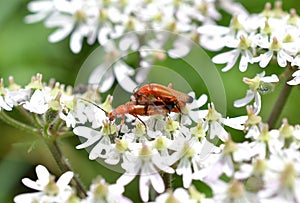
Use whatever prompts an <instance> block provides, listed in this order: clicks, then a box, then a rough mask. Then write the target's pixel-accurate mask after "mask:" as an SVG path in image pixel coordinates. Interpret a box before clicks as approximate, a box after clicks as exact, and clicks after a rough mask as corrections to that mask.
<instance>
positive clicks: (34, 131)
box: [0, 110, 39, 135]
mask: <svg viewBox="0 0 300 203" xmlns="http://www.w3.org/2000/svg"><path fill="white" fill-rule="evenodd" d="M0 118H1V119H2V120H3V121H4V122H5V123H7V124H8V125H11V126H13V127H15V128H18V129H20V130H23V131H25V132H28V133H31V134H35V135H37V134H39V129H37V128H34V127H32V126H29V125H26V124H24V123H21V122H20V121H17V120H15V119H14V118H12V117H10V116H8V115H7V114H6V113H5V112H4V111H3V110H2V111H0Z"/></svg>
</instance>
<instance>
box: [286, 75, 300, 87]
mask: <svg viewBox="0 0 300 203" xmlns="http://www.w3.org/2000/svg"><path fill="white" fill-rule="evenodd" d="M287 84H288V85H298V84H300V77H299V76H297V77H294V78H293V79H292V80H290V81H288V82H287Z"/></svg>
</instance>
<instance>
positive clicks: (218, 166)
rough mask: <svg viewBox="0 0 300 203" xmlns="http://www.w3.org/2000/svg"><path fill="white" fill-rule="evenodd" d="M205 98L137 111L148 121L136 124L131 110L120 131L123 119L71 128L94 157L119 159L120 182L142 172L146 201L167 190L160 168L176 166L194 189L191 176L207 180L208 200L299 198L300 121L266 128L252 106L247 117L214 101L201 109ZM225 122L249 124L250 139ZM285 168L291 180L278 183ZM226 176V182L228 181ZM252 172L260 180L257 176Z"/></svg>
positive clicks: (113, 161)
mask: <svg viewBox="0 0 300 203" xmlns="http://www.w3.org/2000/svg"><path fill="white" fill-rule="evenodd" d="M205 101H206V98H205V99H203V96H202V97H200V98H199V99H198V100H194V102H193V103H192V104H187V105H186V109H185V110H184V113H183V114H182V115H178V114H176V113H170V114H169V115H168V116H163V115H154V116H145V117H142V116H140V117H139V119H141V120H142V121H143V122H144V123H145V124H146V126H144V125H143V124H141V123H140V121H137V122H136V123H135V124H134V125H133V128H132V129H130V123H131V124H132V119H134V117H132V116H131V115H128V116H129V118H128V119H129V120H130V122H129V124H126V123H123V125H122V128H121V129H120V132H118V129H119V128H120V127H121V126H120V125H119V126H116V125H115V124H111V123H110V122H108V121H103V125H102V127H100V128H98V129H94V128H91V127H87V126H82V125H79V126H77V127H75V128H74V133H75V134H77V135H78V136H80V137H84V143H83V144H80V145H79V146H77V148H78V149H81V148H87V147H89V148H90V149H91V151H90V156H89V158H90V159H92V160H94V159H97V158H100V159H101V160H104V162H105V163H107V164H109V165H112V166H113V165H116V166H117V165H118V164H119V165H120V166H121V167H122V168H123V169H124V170H125V172H124V173H123V175H122V176H121V177H120V178H119V179H118V180H117V182H116V183H117V184H118V185H121V186H126V185H127V184H129V183H130V182H131V181H132V180H133V179H134V178H135V177H136V176H137V175H140V178H139V190H140V196H141V199H142V200H143V201H145V202H147V201H148V200H149V190H150V187H152V188H153V189H154V190H155V191H156V192H157V193H163V192H164V191H165V187H166V186H165V183H164V180H163V176H162V175H161V174H175V173H176V174H177V175H179V176H181V177H182V181H183V186H184V188H190V187H191V186H192V181H193V180H194V181H197V180H200V181H202V182H204V183H206V184H207V185H209V186H210V187H211V188H212V190H213V197H212V198H208V199H206V200H205V201H207V202H210V201H212V202H239V201H242V202H244V201H245V202H248V201H250V202H260V201H261V202H264V201H265V202H267V201H270V200H274V201H275V200H279V199H284V200H285V201H286V202H289V200H291V199H297V200H298V201H299V196H298V193H297V192H296V190H297V184H298V182H299V181H300V173H299V172H300V171H299V170H298V169H299V168H298V165H299V164H300V159H299V155H300V154H299V149H300V145H299V141H300V139H299V132H300V131H299V127H298V126H296V127H293V126H290V125H288V124H287V121H284V124H283V125H282V127H281V128H280V129H279V130H271V131H269V130H268V127H267V124H264V123H262V119H261V118H260V117H259V116H257V115H255V113H256V112H255V111H254V109H253V107H251V106H248V107H247V110H248V116H242V117H237V118H231V119H230V118H227V119H225V118H222V116H221V115H220V114H219V113H218V112H217V111H216V110H215V108H214V106H213V105H212V104H209V105H208V107H209V108H208V110H199V107H200V106H202V105H203V104H204V103H205ZM106 105H107V103H106V104H105V105H101V106H102V107H104V106H106ZM99 111H101V110H99ZM121 115H122V114H120V116H121ZM126 116H127V115H126ZM108 119H109V118H107V120H108ZM191 121H192V122H191ZM195 121H196V122H195ZM221 124H225V125H227V126H229V127H234V128H235V129H239V130H244V131H245V137H246V138H247V139H248V140H247V141H245V142H242V143H238V142H234V141H233V140H232V139H231V138H230V136H229V133H228V132H227V131H226V130H225V129H224V127H222V125H221ZM287 130H288V132H287ZM286 133H287V134H286ZM216 136H218V138H219V139H220V140H221V141H222V144H221V145H219V144H217V143H216V142H215V141H216V140H215V137H216ZM290 153H292V154H293V155H290ZM290 156H291V157H290ZM273 159H274V160H273ZM290 159H292V161H290ZM276 160H277V161H278V160H280V161H281V162H284V163H288V164H289V165H287V167H291V169H289V170H293V174H289V173H290V171H287V172H286V171H285V170H288V169H285V168H284V167H285V165H282V168H281V169H278V168H277V170H276V171H273V170H274V167H272V164H273V163H274V161H276ZM258 162H263V163H264V164H265V165H264V168H256V167H259V166H256V164H257V163H258ZM281 162H278V163H281ZM269 163H270V165H269ZM271 163H272V164H271ZM290 165H291V166H290ZM116 168H117V167H116ZM116 170H117V169H116ZM256 170H258V171H256ZM258 173H259V174H258ZM284 173H288V175H291V177H290V178H289V181H290V182H288V183H285V182H284V183H283V182H281V181H282V176H285V175H287V174H284ZM272 175H275V177H273V178H272V181H275V182H276V187H273V186H272V184H270V181H271V180H270V176H272ZM223 177H227V178H228V179H229V181H224V180H223ZM253 179H254V180H256V181H258V182H255V183H252V182H251V181H253ZM248 184H254V186H255V187H259V188H255V189H256V191H255V192H253V191H251V190H249V191H248V190H247V188H246V187H248ZM256 184H259V186H258V185H256ZM285 184H288V185H285ZM250 186H251V187H254V186H253V185H250ZM282 189H284V190H285V191H288V195H286V196H284V195H283V192H281V190H282ZM167 194H168V193H166V194H165V196H163V195H162V196H163V197H164V198H167V197H168V195H171V196H172V193H169V194H168V195H167ZM190 195H191V194H190ZM163 197H162V198H163ZM185 197H186V196H182V197H175V193H174V196H172V198H175V199H178V200H179V201H180V200H182V199H181V198H183V199H184V198H185ZM188 197H189V196H188ZM193 201H196V200H192V202H193ZM203 201H204V200H203ZM157 202H160V200H158V201H157Z"/></svg>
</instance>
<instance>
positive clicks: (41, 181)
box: [14, 165, 73, 203]
mask: <svg viewBox="0 0 300 203" xmlns="http://www.w3.org/2000/svg"><path fill="white" fill-rule="evenodd" d="M36 174H37V177H38V179H37V180H36V181H32V180H30V179H29V178H23V179H22V182H23V184H24V185H26V186H27V187H29V188H32V189H35V190H38V191H39V192H34V193H27V194H20V195H17V196H15V198H14V202H16V203H23V202H35V201H38V202H65V201H66V199H67V197H70V196H71V195H72V194H73V191H72V189H71V187H70V186H69V183H70V181H71V179H72V178H73V172H71V171H68V172H65V173H64V174H62V175H61V176H60V178H59V179H58V180H57V181H56V182H55V180H54V176H52V175H51V174H50V173H49V172H48V170H47V169H46V168H45V167H44V166H42V165H38V166H37V167H36Z"/></svg>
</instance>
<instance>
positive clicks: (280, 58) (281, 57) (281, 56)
mask: <svg viewBox="0 0 300 203" xmlns="http://www.w3.org/2000/svg"><path fill="white" fill-rule="evenodd" d="M287 61H289V62H292V61H293V57H292V56H290V55H288V54H287V53H286V52H285V51H284V50H280V51H279V52H278V53H277V62H278V65H279V66H280V67H286V66H287Z"/></svg>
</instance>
